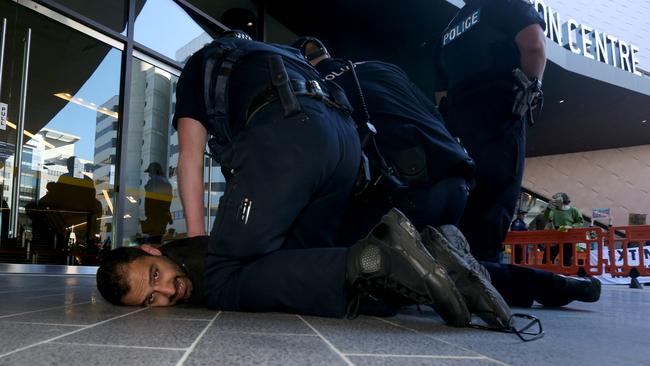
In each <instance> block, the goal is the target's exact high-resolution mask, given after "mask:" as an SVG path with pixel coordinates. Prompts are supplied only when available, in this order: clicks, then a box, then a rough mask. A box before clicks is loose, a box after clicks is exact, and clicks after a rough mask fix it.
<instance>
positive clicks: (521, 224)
mask: <svg viewBox="0 0 650 366" xmlns="http://www.w3.org/2000/svg"><path fill="white" fill-rule="evenodd" d="M527 213H528V211H524V210H517V217H516V218H515V219H514V220H512V224H510V231H528V225H526V222H525V221H524V218H526V214H527Z"/></svg>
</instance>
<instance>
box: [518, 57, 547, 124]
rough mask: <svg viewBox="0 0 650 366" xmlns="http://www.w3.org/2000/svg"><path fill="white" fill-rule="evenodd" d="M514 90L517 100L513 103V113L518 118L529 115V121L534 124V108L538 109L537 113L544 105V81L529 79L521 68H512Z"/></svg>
mask: <svg viewBox="0 0 650 366" xmlns="http://www.w3.org/2000/svg"><path fill="white" fill-rule="evenodd" d="M512 78H513V83H514V85H513V91H514V93H515V100H514V102H513V105H512V114H513V115H515V116H516V117H518V118H522V117H524V116H525V115H528V122H529V123H530V124H531V125H533V124H535V120H534V118H533V110H534V109H537V114H538V115H539V113H540V112H541V110H542V107H543V106H544V93H543V92H542V83H541V82H540V81H539V80H537V79H534V80H529V79H528V76H526V74H524V72H523V71H521V69H518V68H517V69H514V70H512Z"/></svg>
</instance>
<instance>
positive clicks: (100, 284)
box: [97, 247, 151, 305]
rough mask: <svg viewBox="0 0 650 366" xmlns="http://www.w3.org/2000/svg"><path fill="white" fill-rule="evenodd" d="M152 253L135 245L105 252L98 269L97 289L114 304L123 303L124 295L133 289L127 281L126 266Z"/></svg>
mask: <svg viewBox="0 0 650 366" xmlns="http://www.w3.org/2000/svg"><path fill="white" fill-rule="evenodd" d="M150 255H151V254H149V253H147V252H145V251H144V250H141V249H139V248H135V247H121V248H117V249H113V250H111V251H110V252H108V253H106V254H104V255H103V256H102V262H101V264H100V266H99V269H97V289H99V293H100V294H102V297H104V299H106V300H107V301H108V302H110V303H111V304H113V305H121V304H122V297H124V295H126V293H127V292H129V290H130V289H131V288H130V287H129V284H128V283H127V282H126V273H125V272H124V266H125V265H127V264H129V263H131V262H133V261H134V260H136V259H138V258H140V257H146V256H150Z"/></svg>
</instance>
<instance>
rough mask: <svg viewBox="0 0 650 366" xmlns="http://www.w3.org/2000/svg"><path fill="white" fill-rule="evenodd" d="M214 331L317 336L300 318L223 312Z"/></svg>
mask: <svg viewBox="0 0 650 366" xmlns="http://www.w3.org/2000/svg"><path fill="white" fill-rule="evenodd" d="M213 328H214V331H223V332H243V333H273V334H302V335H315V333H314V331H313V330H311V328H309V326H307V324H305V322H303V321H302V320H300V318H298V317H297V316H295V315H289V314H277V313H273V314H260V313H233V312H223V313H221V314H220V315H219V317H218V318H217V320H216V321H215V323H214V325H213Z"/></svg>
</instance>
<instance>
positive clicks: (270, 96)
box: [244, 79, 350, 121]
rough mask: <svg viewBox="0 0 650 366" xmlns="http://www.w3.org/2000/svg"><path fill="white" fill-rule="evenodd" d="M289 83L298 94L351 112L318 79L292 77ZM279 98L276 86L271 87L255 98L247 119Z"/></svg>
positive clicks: (247, 111)
mask: <svg viewBox="0 0 650 366" xmlns="http://www.w3.org/2000/svg"><path fill="white" fill-rule="evenodd" d="M289 84H290V85H291V89H292V90H293V94H294V95H296V96H300V95H304V96H307V97H311V98H314V99H317V100H320V101H322V102H323V103H325V105H327V106H328V107H331V108H335V109H337V110H339V111H341V112H343V113H346V114H349V112H350V111H349V110H348V109H347V108H345V107H344V106H342V105H340V104H339V103H337V102H336V101H335V100H334V98H333V97H332V96H331V94H330V93H329V92H327V91H326V90H323V88H322V87H321V83H320V82H319V81H317V80H298V79H290V80H289ZM278 99H279V96H278V93H277V91H276V90H275V88H272V87H269V88H268V89H266V90H265V91H263V92H261V93H259V94H258V95H257V96H255V97H254V98H253V101H252V102H251V103H250V105H249V107H248V108H247V109H246V114H245V118H244V120H245V121H248V120H249V119H250V118H251V117H253V115H254V114H255V113H257V112H259V111H260V110H261V109H262V108H264V107H266V106H267V105H269V104H271V103H273V102H275V101H276V100H278Z"/></svg>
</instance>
